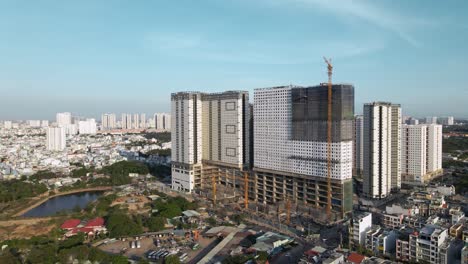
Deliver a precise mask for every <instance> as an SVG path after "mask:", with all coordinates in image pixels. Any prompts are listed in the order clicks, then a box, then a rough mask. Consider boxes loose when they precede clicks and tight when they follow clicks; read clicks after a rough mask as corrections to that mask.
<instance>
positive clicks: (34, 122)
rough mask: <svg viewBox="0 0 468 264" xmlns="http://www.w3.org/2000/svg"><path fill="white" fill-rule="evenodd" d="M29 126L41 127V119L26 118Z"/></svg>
mask: <svg viewBox="0 0 468 264" xmlns="http://www.w3.org/2000/svg"><path fill="white" fill-rule="evenodd" d="M28 126H29V127H41V120H28Z"/></svg>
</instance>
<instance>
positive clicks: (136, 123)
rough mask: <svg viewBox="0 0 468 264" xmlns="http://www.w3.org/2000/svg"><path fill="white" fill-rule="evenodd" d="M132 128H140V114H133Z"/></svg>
mask: <svg viewBox="0 0 468 264" xmlns="http://www.w3.org/2000/svg"><path fill="white" fill-rule="evenodd" d="M133 128H134V129H139V128H140V115H139V114H134V115H133Z"/></svg>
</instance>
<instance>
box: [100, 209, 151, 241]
mask: <svg viewBox="0 0 468 264" xmlns="http://www.w3.org/2000/svg"><path fill="white" fill-rule="evenodd" d="M107 228H108V229H109V232H110V236H111V237H122V236H133V235H138V234H141V233H143V228H142V226H141V225H139V224H138V223H137V222H136V221H135V220H134V219H132V218H131V217H130V216H128V215H126V214H124V213H122V212H113V213H111V214H110V215H109V216H108V218H107Z"/></svg>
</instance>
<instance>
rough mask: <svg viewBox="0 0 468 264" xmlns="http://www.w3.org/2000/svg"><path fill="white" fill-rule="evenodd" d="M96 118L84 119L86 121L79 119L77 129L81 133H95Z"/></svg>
mask: <svg viewBox="0 0 468 264" xmlns="http://www.w3.org/2000/svg"><path fill="white" fill-rule="evenodd" d="M96 127H97V126H96V120H95V119H94V118H89V119H86V121H79V122H78V131H79V132H80V134H81V135H86V134H91V135H92V134H96V132H97V128H96Z"/></svg>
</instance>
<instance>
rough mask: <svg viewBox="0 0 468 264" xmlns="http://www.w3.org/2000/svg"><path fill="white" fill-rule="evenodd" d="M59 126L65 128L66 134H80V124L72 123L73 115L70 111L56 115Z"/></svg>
mask: <svg viewBox="0 0 468 264" xmlns="http://www.w3.org/2000/svg"><path fill="white" fill-rule="evenodd" d="M56 122H57V126H59V127H63V128H65V134H67V135H76V134H78V125H77V124H76V123H75V124H74V123H72V116H71V113H69V112H64V113H57V115H56Z"/></svg>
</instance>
